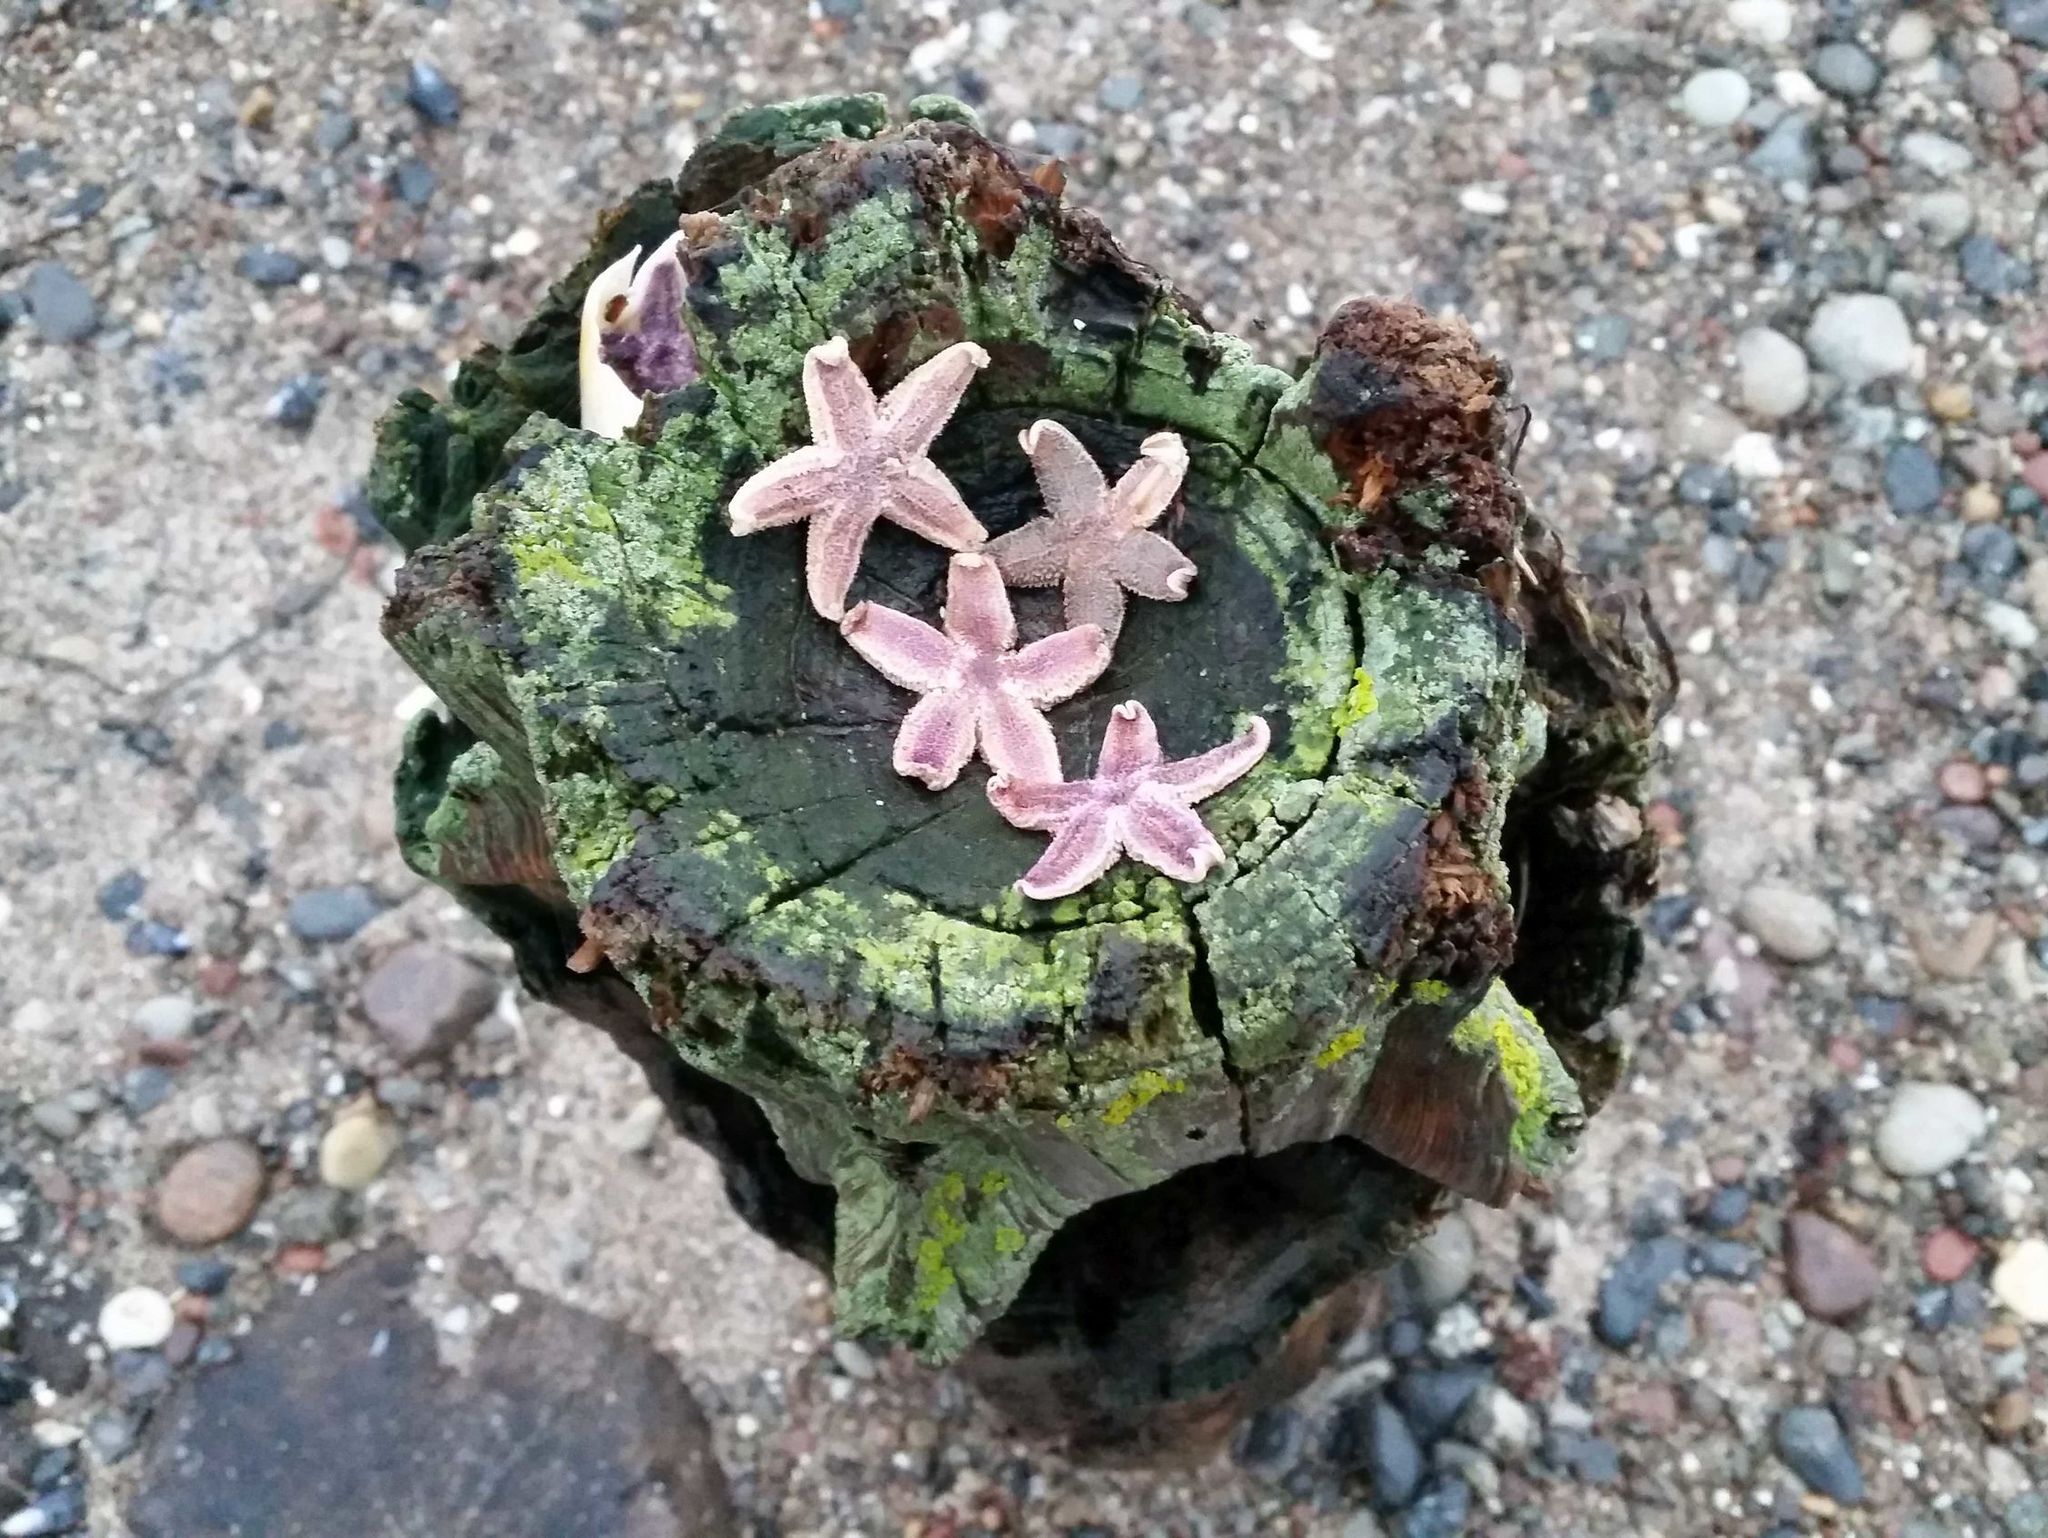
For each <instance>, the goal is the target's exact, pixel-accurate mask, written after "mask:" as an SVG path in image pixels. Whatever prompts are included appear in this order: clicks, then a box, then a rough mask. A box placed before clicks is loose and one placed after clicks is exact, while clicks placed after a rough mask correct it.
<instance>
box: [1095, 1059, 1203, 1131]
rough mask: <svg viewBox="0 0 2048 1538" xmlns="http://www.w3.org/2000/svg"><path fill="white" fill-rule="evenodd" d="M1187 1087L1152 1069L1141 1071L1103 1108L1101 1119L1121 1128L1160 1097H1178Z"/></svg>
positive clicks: (1183, 1083)
mask: <svg viewBox="0 0 2048 1538" xmlns="http://www.w3.org/2000/svg"><path fill="white" fill-rule="evenodd" d="M1187 1087H1188V1081H1187V1080H1186V1079H1178V1078H1168V1077H1167V1076H1166V1075H1165V1074H1163V1073H1160V1072H1159V1071H1158V1070H1157V1069H1154V1068H1146V1069H1143V1070H1141V1071H1140V1072H1138V1073H1135V1074H1133V1075H1131V1082H1130V1087H1129V1088H1127V1089H1126V1090H1125V1091H1124V1092H1123V1093H1122V1094H1121V1095H1118V1096H1117V1097H1116V1099H1114V1100H1112V1101H1110V1103H1109V1104H1108V1105H1107V1106H1105V1107H1104V1108H1103V1111H1102V1119H1103V1121H1105V1122H1106V1123H1108V1124H1109V1125H1110V1126H1112V1127H1121V1126H1122V1125H1123V1124H1124V1123H1125V1122H1127V1121H1129V1120H1130V1119H1131V1118H1132V1117H1133V1116H1136V1115H1137V1114H1138V1113H1139V1112H1140V1111H1142V1110H1144V1109H1145V1107H1146V1106H1148V1105H1150V1104H1151V1103H1152V1102H1153V1101H1155V1100H1157V1099H1158V1098H1159V1097H1160V1096H1161V1095H1178V1094H1181V1093H1183V1092H1185V1091H1186V1089H1187Z"/></svg>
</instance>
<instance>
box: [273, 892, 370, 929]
mask: <svg viewBox="0 0 2048 1538" xmlns="http://www.w3.org/2000/svg"><path fill="white" fill-rule="evenodd" d="M378 906H379V905H378V902H377V894H376V893H374V892H372V891H371V890H370V889H369V888H368V887H366V886H335V887H316V888H315V889H314V890H312V891H310V892H301V893H300V894H299V895H298V896H297V897H295V898H293V899H292V905H291V907H290V909H289V910H288V911H287V912H286V915H285V922H286V923H288V924H290V925H291V930H292V933H293V934H295V935H297V936H298V937H299V938H300V939H301V940H312V941H321V942H324V941H334V940H346V939H347V938H348V937H349V936H350V935H353V934H354V933H355V932H356V931H357V930H359V929H361V928H362V927H363V926H364V925H365V924H367V923H369V922H370V920H371V919H373V918H375V917H376V916H377V912H378Z"/></svg>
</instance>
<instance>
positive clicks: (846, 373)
mask: <svg viewBox="0 0 2048 1538" xmlns="http://www.w3.org/2000/svg"><path fill="white" fill-rule="evenodd" d="M804 404H805V405H807V406H808V407H809V408H810V412H811V437H812V438H813V439H814V440H816V441H817V442H818V443H820V444H829V445H834V446H837V445H840V444H847V445H852V444H857V443H861V442H863V441H865V440H866V439H868V438H871V437H873V436H874V432H875V417H876V412H875V392H874V391H873V390H872V389H870V388H869V387H868V382H867V379H866V377H865V376H864V375H862V373H861V371H860V366H859V365H858V364H856V363H855V362H854V361H853V354H852V353H851V352H849V351H847V347H846V338H845V337H843V336H835V337H833V338H832V339H831V340H830V341H829V342H820V343H819V344H818V345H817V346H816V347H813V348H812V349H811V350H810V351H809V352H807V353H805V354H804Z"/></svg>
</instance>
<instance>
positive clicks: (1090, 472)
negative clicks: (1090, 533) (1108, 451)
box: [1017, 421, 1109, 527]
mask: <svg viewBox="0 0 2048 1538" xmlns="http://www.w3.org/2000/svg"><path fill="white" fill-rule="evenodd" d="M1017 441H1018V442H1019V443H1021V444H1023V445H1024V452H1025V453H1026V454H1029V455H1030V456H1031V468H1032V470H1033V472H1035V473H1036V475H1037V476H1038V490H1039V493H1040V494H1041V495H1042V496H1043V497H1044V498H1045V510H1046V511H1047V512H1049V513H1051V514H1052V516H1053V517H1054V518H1055V519H1056V520H1058V521H1059V522H1060V523H1063V524H1075V525H1079V526H1083V527H1085V526H1088V525H1093V524H1100V523H1101V522H1102V521H1103V517H1104V511H1103V509H1104V502H1105V499H1106V498H1107V497H1108V496H1109V486H1108V484H1107V483H1106V482H1105V481H1104V480H1103V479H1102V470H1101V467H1100V466H1098V465H1097V464H1096V463H1095V460H1094V458H1093V457H1092V456H1091V455H1090V454H1089V453H1088V450H1087V449H1086V448H1084V447H1082V444H1081V440H1080V439H1079V438H1076V437H1075V436H1074V435H1073V434H1072V433H1070V432H1068V431H1067V430H1066V429H1065V428H1064V427H1062V426H1060V424H1059V423H1057V422H1051V421H1038V422H1033V423H1032V424H1031V425H1030V426H1029V427H1027V428H1025V429H1024V431H1023V432H1021V433H1019V434H1018V435H1017Z"/></svg>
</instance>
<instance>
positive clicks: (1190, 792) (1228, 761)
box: [1151, 716, 1273, 806]
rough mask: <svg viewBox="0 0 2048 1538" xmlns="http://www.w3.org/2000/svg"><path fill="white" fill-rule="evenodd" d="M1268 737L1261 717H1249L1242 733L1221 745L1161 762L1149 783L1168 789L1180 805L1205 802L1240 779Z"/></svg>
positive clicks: (1262, 751) (1261, 752) (1261, 755)
mask: <svg viewBox="0 0 2048 1538" xmlns="http://www.w3.org/2000/svg"><path fill="white" fill-rule="evenodd" d="M1272 740H1273V733H1272V730H1271V729H1270V728H1269V727H1268V726H1267V725H1266V721H1265V718H1264V717H1263V716H1253V717H1252V724H1251V726H1250V727H1249V728H1247V729H1246V731H1245V732H1244V734H1243V735H1242V736H1238V737H1233V738H1231V740H1230V741H1228V742H1226V743H1224V744H1223V745H1222V746H1221V747H1217V748H1211V749H1210V750H1209V751H1208V752H1206V753H1199V754H1197V755H1196V756H1195V757H1193V758H1177V759H1175V760H1174V761H1173V762H1172V763H1170V764H1161V765H1160V766H1159V768H1158V769H1157V770H1156V771H1154V773H1153V774H1152V776H1151V779H1152V783H1153V784H1155V785H1159V786H1163V787H1165V788H1166V789H1167V790H1169V791H1171V792H1172V794H1173V797H1174V799H1175V800H1177V801H1179V802H1181V803H1182V804H1183V805H1187V806H1192V805H1194V804H1195V803H1196V802H1197V801H1206V800H1208V798H1209V797H1211V796H1213V795H1215V794H1216V792H1217V791H1219V790H1221V789H1223V787H1224V786H1226V785H1229V784H1232V783H1233V782H1235V781H1237V780H1240V779H1242V778H1243V777H1244V776H1245V774H1246V773H1247V772H1249V771H1250V769H1251V767H1252V765H1253V764H1256V763H1257V762H1258V761H1259V760H1260V759H1262V758H1264V757H1265V756H1266V748H1267V746H1268V744H1270V743H1271V742H1272Z"/></svg>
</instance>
